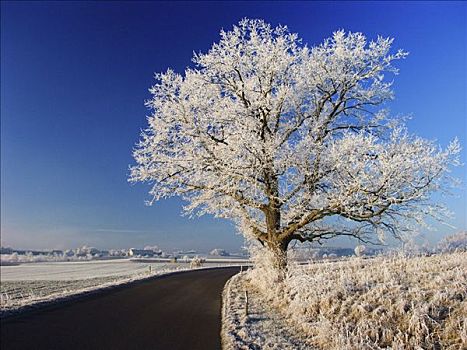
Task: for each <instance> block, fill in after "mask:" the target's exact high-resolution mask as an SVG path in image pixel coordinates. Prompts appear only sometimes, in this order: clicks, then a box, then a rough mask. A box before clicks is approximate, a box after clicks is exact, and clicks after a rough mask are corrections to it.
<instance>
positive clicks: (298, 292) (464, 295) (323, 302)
mask: <svg viewBox="0 0 467 350" xmlns="http://www.w3.org/2000/svg"><path fill="white" fill-rule="evenodd" d="M265 266H267V264H265V265H263V267H257V268H255V269H253V270H251V271H249V272H247V273H246V274H244V275H243V277H242V278H237V279H233V280H232V283H235V284H237V285H236V286H234V288H231V289H232V290H233V291H235V290H245V289H247V290H250V291H251V292H250V293H251V294H252V295H253V296H254V297H253V298H250V300H249V302H250V306H249V308H250V309H251V310H263V311H262V313H263V314H262V316H261V317H257V316H255V315H253V317H254V322H249V321H248V318H246V320H242V319H241V318H238V317H237V321H235V318H233V319H232V318H231V319H230V322H234V323H233V324H231V325H230V327H229V328H227V329H230V333H227V335H228V337H230V340H231V341H232V340H233V341H235V340H237V341H238V340H242V339H243V340H242V341H244V340H245V334H247V335H248V334H255V332H257V330H258V329H261V325H258V324H257V323H261V322H263V323H264V322H267V320H271V319H274V317H277V316H275V315H274V314H278V315H280V318H282V319H283V320H286V327H287V328H288V331H289V332H291V333H293V334H297V335H299V338H302V339H305V340H306V342H307V343H308V344H309V345H308V346H312V347H313V348H316V349H336V350H337V349H388V348H391V349H465V348H467V252H458V253H451V254H438V255H433V256H426V257H425V256H420V257H403V256H396V257H377V258H374V259H360V258H352V259H349V260H347V261H340V262H334V263H311V264H308V265H304V266H303V265H302V266H299V265H293V264H292V265H291V266H290V267H289V272H288V274H287V276H286V278H285V280H284V281H283V282H278V279H277V275H275V273H274V272H273V271H271V269H268V268H267V267H265ZM238 284H239V285H238ZM256 293H259V294H260V295H261V297H259V298H258V297H255V294H256ZM237 294H238V293H237ZM231 298H233V299H235V298H237V300H238V302H237V303H236V304H235V303H234V306H233V308H232V310H227V312H226V313H227V314H229V313H230V314H235V312H237V314H238V310H237V311H235V308H237V309H238V308H239V307H241V308H244V304H245V303H244V302H243V303H242V300H241V298H238V295H235V293H233V294H232V295H231ZM255 303H256V304H257V303H260V304H261V305H255ZM232 320H233V321H232ZM239 320H240V321H239ZM227 321H229V320H227ZM250 321H251V320H250ZM268 331H271V329H268ZM224 334H226V333H224ZM274 336H276V337H277V338H276V339H280V334H279V335H277V334H276V335H274V330H272V335H267V339H271V337H274ZM256 338H258V337H256ZM250 340H251V339H250ZM252 340H253V341H254V338H253V339H252ZM247 341H248V339H247ZM237 345H238V344H237ZM285 345H286V344H284V347H283V348H287V346H285ZM304 346H305V344H304ZM292 348H293V347H292ZM297 348H298V347H297Z"/></svg>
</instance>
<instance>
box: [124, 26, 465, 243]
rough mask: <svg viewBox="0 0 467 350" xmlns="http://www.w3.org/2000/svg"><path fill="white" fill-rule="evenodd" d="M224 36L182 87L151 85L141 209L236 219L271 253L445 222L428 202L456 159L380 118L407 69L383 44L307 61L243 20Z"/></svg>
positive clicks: (336, 49)
mask: <svg viewBox="0 0 467 350" xmlns="http://www.w3.org/2000/svg"><path fill="white" fill-rule="evenodd" d="M220 35H221V38H220V41H219V42H218V43H215V44H213V46H212V48H211V49H210V50H209V52H207V53H199V54H195V55H194V58H193V61H194V64H195V65H194V67H193V68H187V69H186V70H185V72H184V74H178V73H175V72H174V71H172V70H168V71H167V72H165V73H161V74H156V80H157V82H156V84H155V85H154V86H153V87H152V88H151V89H150V92H151V94H152V98H151V99H150V100H149V101H147V103H146V105H147V106H148V107H149V108H150V109H151V110H152V114H151V116H149V117H148V127H147V129H146V130H144V131H143V132H142V135H141V140H140V142H139V143H138V144H137V146H136V148H135V150H134V158H135V160H136V165H135V166H133V167H131V176H130V181H144V182H149V183H150V184H151V186H152V189H151V191H150V194H151V195H152V200H151V201H150V203H152V202H153V201H155V200H159V199H161V198H166V197H171V196H181V197H182V198H184V199H185V200H186V201H187V202H188V205H187V206H186V207H185V210H186V211H188V212H197V213H198V214H204V213H210V214H214V215H216V216H218V217H223V218H229V219H233V220H235V221H236V222H237V223H238V224H239V227H240V230H241V231H242V232H243V233H244V234H245V235H247V236H249V237H254V238H256V239H258V240H259V241H260V242H262V243H263V244H265V245H267V246H269V247H271V248H276V249H279V250H281V251H285V250H286V249H287V245H288V244H289V242H290V241H292V240H294V239H296V240H299V241H302V242H304V241H316V240H322V239H326V238H331V237H335V236H338V235H349V236H353V237H356V238H358V239H361V240H363V241H367V240H372V238H374V237H380V238H381V237H382V236H383V235H384V234H386V233H390V234H391V235H394V236H396V237H400V236H401V235H402V233H403V232H407V231H410V230H413V228H414V225H413V224H414V223H415V224H416V225H419V224H421V223H422V222H423V219H424V217H425V216H426V215H431V216H433V217H437V216H438V215H439V214H440V213H442V208H441V207H440V206H439V205H437V204H435V203H432V202H431V201H430V196H431V194H432V193H433V192H435V191H438V190H442V189H445V188H447V184H448V183H447V180H449V179H448V176H447V175H448V169H449V167H450V165H452V164H456V163H457V162H458V160H457V156H458V153H459V150H460V147H459V144H458V142H457V140H454V141H453V142H452V143H451V144H450V145H449V146H448V147H447V148H446V149H441V148H439V147H438V146H437V145H436V144H435V143H434V142H432V141H428V140H425V139H422V138H420V137H417V136H414V135H412V134H410V133H409V132H408V131H407V129H406V127H405V126H404V121H403V120H401V119H400V118H392V117H391V116H390V114H389V112H388V110H387V108H386V105H387V103H386V102H387V101H390V100H391V99H393V96H394V95H393V91H392V88H391V85H392V82H391V81H390V80H388V79H387V77H386V76H387V75H388V74H390V75H395V74H397V69H396V68H395V67H394V65H393V64H394V62H395V61H397V60H399V59H403V58H405V57H406V56H407V53H406V52H404V51H402V50H399V51H396V52H391V45H392V42H393V39H391V38H383V37H378V38H377V39H376V40H374V41H368V40H367V39H366V38H365V36H364V35H363V34H362V33H346V32H344V31H337V32H335V33H334V34H333V35H332V37H331V38H328V39H326V40H325V41H324V42H323V43H322V44H321V45H318V46H314V47H308V46H307V45H305V44H303V43H302V41H301V40H300V39H299V37H298V35H297V34H294V33H291V32H290V31H289V30H288V28H287V27H285V26H278V27H275V28H273V27H272V26H270V25H269V24H267V23H265V22H264V21H262V20H250V19H244V20H242V21H241V22H240V23H239V24H238V25H237V26H234V27H233V29H232V30H231V31H221V34H220ZM420 103H423V102H420Z"/></svg>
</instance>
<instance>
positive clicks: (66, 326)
mask: <svg viewBox="0 0 467 350" xmlns="http://www.w3.org/2000/svg"><path fill="white" fill-rule="evenodd" d="M238 271H239V268H223V269H213V270H198V271H192V272H182V273H177V274H173V275H169V276H165V277H164V276H162V277H158V278H155V279H153V280H149V281H144V282H141V283H138V284H136V285H132V286H128V287H125V288H120V289H115V290H110V291H104V292H102V293H98V294H95V295H92V296H89V297H85V298H84V299H81V300H77V301H73V302H68V303H66V304H61V305H56V306H53V307H48V308H46V309H42V310H37V311H34V312H28V313H26V314H23V315H19V316H15V317H13V318H7V319H4V320H2V321H1V340H0V342H1V349H2V350H8V349H28V350H32V349H37V350H40V349H47V350H53V349H61V350H63V349H67V350H71V349H80V350H85V349H99V350H105V349H141V350H146V349H148V350H149V349H168V350H177V349H183V350H197V349H200V350H210V349H220V347H221V345H220V329H221V298H222V296H221V293H222V288H223V286H224V284H225V282H226V281H227V280H228V279H229V278H230V277H231V276H232V275H234V274H235V273H237V272H238Z"/></svg>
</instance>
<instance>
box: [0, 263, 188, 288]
mask: <svg viewBox="0 0 467 350" xmlns="http://www.w3.org/2000/svg"><path fill="white" fill-rule="evenodd" d="M180 265H181V264H173V263H145V262H133V261H131V260H130V259H116V260H93V261H83V262H81V261H80V262H49V263H47V262H43V263H30V264H21V265H16V266H1V280H2V282H4V281H24V280H35V281H37V280H48V281H62V280H76V279H88V278H96V277H116V276H130V275H134V274H139V273H142V272H147V271H148V270H149V266H151V267H152V269H154V270H160V269H175V268H177V267H179V266H180ZM183 265H186V264H183Z"/></svg>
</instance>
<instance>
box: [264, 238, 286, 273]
mask: <svg viewBox="0 0 467 350" xmlns="http://www.w3.org/2000/svg"><path fill="white" fill-rule="evenodd" d="M288 245H289V242H288V241H286V240H284V241H276V242H271V243H269V244H268V248H269V249H270V250H271V251H272V253H273V254H274V261H273V267H274V268H275V269H276V271H277V272H278V274H279V278H280V279H283V278H284V277H285V274H286V272H287V247H288Z"/></svg>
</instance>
